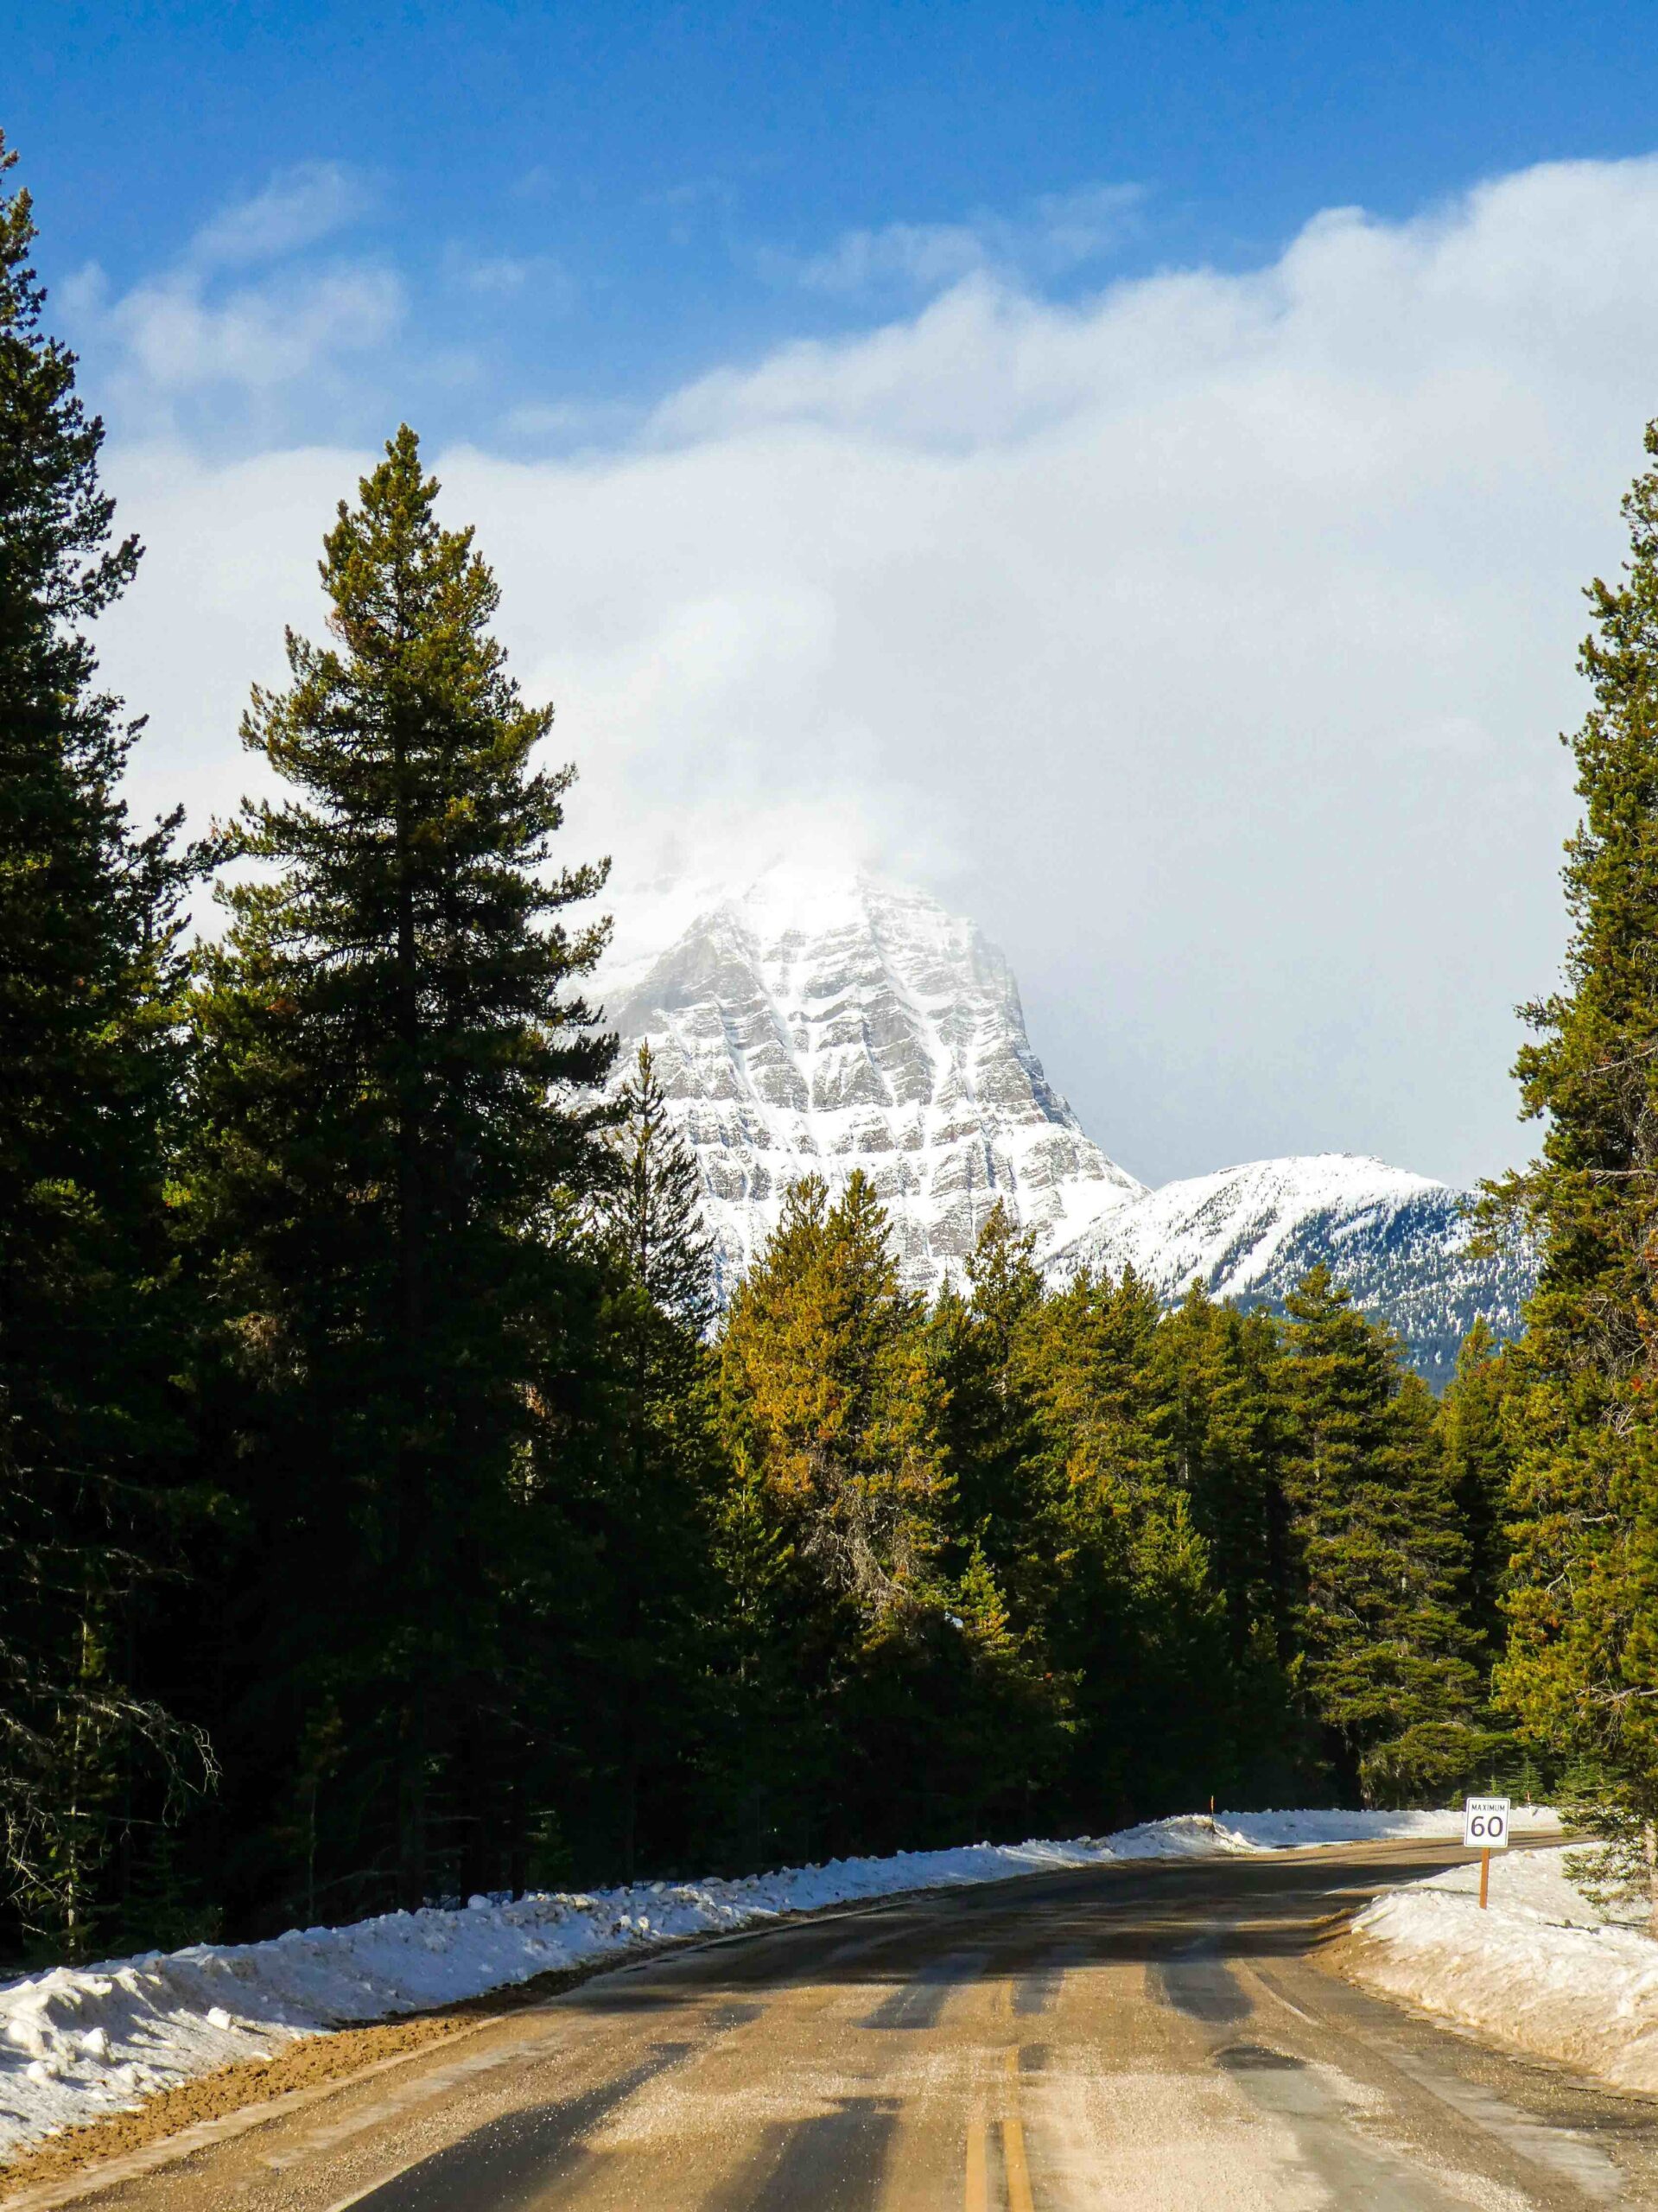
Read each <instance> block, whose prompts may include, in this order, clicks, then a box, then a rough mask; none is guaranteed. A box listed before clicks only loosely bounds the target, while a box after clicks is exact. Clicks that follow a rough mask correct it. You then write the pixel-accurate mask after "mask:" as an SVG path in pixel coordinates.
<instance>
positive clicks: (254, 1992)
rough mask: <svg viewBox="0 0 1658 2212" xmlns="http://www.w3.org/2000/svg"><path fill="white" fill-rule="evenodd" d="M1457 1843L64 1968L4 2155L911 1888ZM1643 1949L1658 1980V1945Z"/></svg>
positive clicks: (559, 1915) (1367, 1826) (632, 1900)
mask: <svg viewBox="0 0 1658 2212" xmlns="http://www.w3.org/2000/svg"><path fill="white" fill-rule="evenodd" d="M1538 1817H1540V1818H1542V1819H1545V1820H1548V1819H1552V1815H1540V1816H1538ZM1460 1834H1461V1816H1460V1815H1458V1814H1445V1813H1340V1812H1283V1813H1238V1814H1231V1813H1227V1814H1223V1815H1220V1817H1219V1818H1218V1819H1217V1820H1214V1821H1210V1820H1207V1819H1203V1818H1198V1817H1191V1816H1185V1817H1181V1818H1178V1819H1174V1820H1166V1821H1149V1822H1147V1823H1146V1824H1145V1825H1143V1826H1141V1827H1134V1828H1125V1829H1122V1830H1120V1831H1119V1832H1118V1833H1117V1834H1115V1835H1109V1836H1080V1837H1077V1838H1074V1839H1072V1840H1070V1841H1068V1842H1043V1841H1032V1842H1029V1843H1021V1844H971V1845H967V1846H963V1847H959V1848H956V1849H953V1850H949V1851H918V1852H899V1853H897V1854H896V1855H895V1856H894V1857H892V1858H889V1859H831V1860H830V1862H829V1865H828V1866H804V1867H791V1868H789V1869H786V1870H785V1871H783V1872H778V1873H771V1874H753V1875H748V1876H746V1877H744V1878H741V1879H739V1880H734V1881H721V1880H709V1881H702V1882H690V1883H664V1882H651V1883H645V1884H638V1885H634V1886H633V1887H632V1888H629V1889H621V1890H604V1891H598V1892H596V1893H594V1894H591V1895H563V1894H558V1895H552V1894H543V1893H537V1894H533V1895H530V1896H528V1897H520V1898H518V1899H517V1900H515V1901H513V1902H511V1903H509V1904H494V1903H492V1902H491V1901H490V1900H489V1899H487V1898H486V1897H473V1900H472V1902H471V1904H469V1905H468V1906H467V1907H466V1908H465V1909H464V1910H458V1911H448V1910H441V1909H439V1908H436V1907H429V1908H428V1909H427V1910H423V1911H420V1912H394V1913H385V1914H383V1915H381V1916H379V1917H378V1918H377V1919H373V1920H363V1921H358V1922H356V1923H353V1925H351V1926H349V1927H346V1928H309V1929H290V1930H289V1933H288V1934H287V1935H285V1936H276V1937H274V1938H273V1939H271V1940H270V1942H264V1943H239V1944H223V1945H221V1944H206V1943H201V1944H195V1945H193V1946H192V1947H191V1948H189V1949H187V1950H183V1951H173V1952H168V1953H162V1952H159V1951H152V1952H149V1953H148V1954H146V1955H144V1956H143V1957H139V1958H133V1959H118V1960H111V1961H107V1962H106V1963H105V1964H103V1965H100V1966H96V1967H56V1968H54V1970H53V1971H52V1972H50V1973H48V1974H35V1975H32V1976H30V1977H29V1978H28V1979H27V1980H21V1981H16V1982H14V1983H12V1984H10V1986H6V1987H3V1988H0V2154H3V2153H4V2152H6V2151H7V2150H10V2149H13V2148H15V2147H16V2146H17V2145H22V2144H23V2143H27V2142H30V2141H34V2140H35V2139H38V2138H40V2137H41V2136H42V2135H47V2134H50V2133H53V2132H54V2131H55V2130H57V2129H59V2128H62V2127H69V2126H76V2125H78V2124H79V2123H80V2122H83V2121H86V2120H96V2119H98V2118H100V2117H101V2116H102V2115H104V2114H105V2113H111V2112H115V2111H119V2110H123V2109H127V2108H130V2107H132V2106H134V2105H137V2104H138V2103H140V2102H141V2101H143V2098H144V2097H146V2096H147V2095H149V2094H153V2093H154V2092H156V2091H157V2090H160V2089H164V2088H171V2087H172V2086H173V2085H174V2084H175V2083H176V2082H181V2081H184V2080H187V2079H188V2078H190V2077H191V2076H193V2075H200V2074H206V2073H208V2072H211V2071H212V2070H213V2068H215V2067H218V2066H223V2065H226V2064H227V2063H230V2062H232V2061H233V2060H236V2059H245V2058H256V2057H267V2056H270V2053H271V2052H272V2050H274V2048H275V2047H276V2045H277V2044H281V2043H284V2042H288V2041H290V2040H292V2039H294V2038H295V2037H300V2036H306V2035H315V2034H317V2033H319V2032H321V2031H327V2030H328V2029H331V2028H336V2027H340V2026H344V2025H346V2024H349V2023H351V2022H354V2021H365V2020H377V2019H384V2018H388V2017H390V2016H393V2015H396V2014H398V2013H406V2012H419V2011H422V2010H424V2009H425V2008H427V2007H429V2006H432V2005H444V2004H448V2003H452V2002H454V2000H456V1999H460V1998H465V1997H477V1996H481V1995H482V1994H484V1993H485V1992H486V1991H488V1990H492V1989H499V1988H504V1987H506V1986H510V1985H511V1984H513V1983H515V1982H521V1981H528V1980H530V1979H531V1978H532V1977H533V1976H535V1975H537V1974H547V1973H550V1972H553V1971H556V1969H558V1968H561V1967H574V1966H580V1965H582V1964H584V1963H587V1962H590V1961H600V1960H606V1959H614V1960H617V1961H620V1960H622V1959H624V1958H626V1956H627V1955H628V1954H629V1953H630V1952H633V1951H637V1950H638V1949H639V1948H641V1947H644V1946H647V1945H653V1944H656V1943H659V1942H664V1940H666V1939H669V1938H670V1937H677V1936H679V1937H683V1936H715V1935H721V1934H725V1933H728V1932H730V1931H732V1930H734V1929H743V1928H752V1927H753V1926H755V1925H756V1924H759V1923H765V1922H766V1921H768V1920H775V1919H777V1918H778V1917H780V1916H783V1915H785V1914H790V1913H797V1912H810V1911H813V1910H820V1909H821V1908H823V1907H824V1906H828V1905H837V1904H854V1903H857V1902H858V1901H860V1900H862V1899H866V1898H873V1897H891V1896H893V1895H895V1894H896V1893H898V1892H899V1891H905V1890H924V1889H939V1888H944V1887H947V1886H949V1885H952V1884H955V1883H972V1882H1000V1881H1006V1880H1007V1879H1008V1878H1010V1877H1012V1876H1014V1875H1020V1874H1039V1873H1044V1872H1051V1871H1054V1870H1057V1869H1059V1868H1062V1867H1071V1866H1105V1865H1109V1864H1110V1863H1111V1862H1112V1861H1114V1860H1119V1859H1196V1858H1210V1857H1214V1856H1216V1855H1217V1854H1229V1853H1243V1852H1256V1851H1279V1850H1293V1849H1295V1848H1297V1847H1302V1846H1305V1845H1308V1844H1331V1843H1348V1842H1362V1841H1370V1840H1379V1839H1382V1838H1389V1837H1399V1838H1410V1837H1424V1838H1431V1837H1435V1836H1444V1837H1447V1838H1450V1837H1460ZM1457 1909H1460V1908H1459V1907H1458V1908H1457ZM1647 1948H1649V1949H1650V1950H1651V1951H1652V1954H1653V1960H1654V1974H1655V1980H1658V1945H1654V1946H1648V1947H1647Z"/></svg>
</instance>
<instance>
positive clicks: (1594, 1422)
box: [1489, 423, 1658, 1826]
mask: <svg viewBox="0 0 1658 2212" xmlns="http://www.w3.org/2000/svg"><path fill="white" fill-rule="evenodd" d="M1646 450H1647V453H1648V456H1649V457H1650V459H1651V461H1652V463H1653V466H1651V467H1648V469H1647V470H1646V471H1645V473H1644V474H1642V475H1640V476H1638V477H1637V478H1636V481H1635V483H1634V485H1633V486H1631V488H1630V490H1629V493H1628V494H1627V495H1626V497H1625V499H1624V500H1623V517H1624V520H1625V522H1626V524H1628V527H1629V561H1628V562H1627V563H1626V564H1625V567H1624V572H1623V580H1622V582H1617V583H1607V582H1604V581H1603V580H1602V579H1601V578H1599V577H1597V578H1596V579H1595V581H1594V582H1593V583H1592V584H1591V586H1590V587H1589V591H1588V594H1587V595H1588V598H1589V601H1590V605H1591V609H1592V611H1593V620H1594V626H1593V629H1592V631H1591V634H1590V635H1589V637H1588V638H1587V639H1585V642H1584V645H1583V650H1582V658H1581V660H1580V662H1579V668H1580V671H1581V672H1582V674H1583V675H1584V676H1585V677H1587V679H1588V682H1589V685H1590V689H1591V693H1592V695H1593V703H1592V704H1591V707H1590V709H1589V712H1588V714H1587V715H1585V719H1584V721H1583V725H1582V727H1581V728H1579V730H1578V732H1577V733H1576V734H1575V735H1574V736H1573V737H1572V738H1571V739H1570V740H1569V741H1568V742H1569V743H1570V744H1571V747H1572V753H1573V755H1574V758H1575V760H1576V763H1577V771H1578V777H1577V789H1578V796H1579V798H1580V799H1581V801H1582V803H1583V816H1582V819H1581V821H1580V823H1579V827H1578V829H1577V832H1576V834H1575V836H1573V837H1572V839H1571V840H1570V842H1568V844H1567V846H1566V868H1565V871H1564V880H1565V884H1566V911H1567V915H1568V918H1569V921H1570V935H1569V938H1568V942H1567V946H1566V963H1565V969H1566V976H1565V986H1564V988H1562V989H1560V990H1558V991H1555V992H1553V993H1552V994H1551V995H1549V996H1547V998H1544V999H1540V1000H1539V1001H1537V1002H1536V1003H1535V1004H1534V1005H1532V1006H1529V1007H1527V1008H1525V1010H1524V1011H1525V1014H1526V1017H1527V1020H1528V1022H1529V1023H1530V1026H1531V1027H1532V1028H1533V1029H1534V1031H1535V1033H1536V1037H1535V1040H1534V1042H1532V1043H1529V1044H1528V1045H1526V1046H1524V1047H1523V1048H1522V1049H1521V1052H1520V1055H1519V1058H1518V1059H1517V1060H1516V1062H1515V1074H1516V1076H1517V1077H1519V1080H1520V1086H1521V1101H1522V1105H1523V1109H1524V1111H1525V1113H1526V1114H1527V1115H1528V1116H1536V1117H1539V1118H1540V1119H1542V1120H1543V1121H1544V1122H1545V1128H1544V1134H1543V1141H1542V1147H1541V1152H1540V1157H1539V1158H1538V1159H1537V1160H1534V1162H1533V1164H1532V1165H1531V1166H1530V1167H1529V1168H1528V1169H1527V1170H1526V1171H1525V1173H1521V1174H1516V1175H1511V1176H1509V1178H1508V1179H1506V1180H1505V1181H1504V1182H1503V1183H1502V1184H1500V1185H1496V1186H1494V1187H1493V1188H1492V1189H1491V1190H1490V1194H1489V1195H1490V1211H1491V1212H1492V1213H1493V1214H1494V1215H1496V1216H1497V1217H1500V1218H1506V1220H1507V1221H1508V1223H1509V1224H1510V1225H1513V1224H1519V1225H1520V1226H1521V1227H1523V1228H1524V1229H1526V1230H1528V1231H1529V1232H1530V1234H1531V1236H1533V1237H1534V1240H1535V1241H1536V1243H1537V1244H1538V1246H1539V1247H1540V1259H1541V1270H1540V1278H1539V1281H1538V1286H1537V1290H1536V1293H1535V1295H1534V1297H1533V1299H1532V1300H1531V1301H1530V1303H1529V1305H1528V1307H1527V1309H1526V1316H1525V1322H1526V1325H1525V1332H1524V1335H1523V1337H1522V1338H1521V1342H1520V1344H1518V1345H1517V1346H1516V1348H1515V1351H1514V1352H1513V1353H1512V1354H1511V1355H1510V1356H1509V1357H1510V1358H1511V1359H1512V1361H1513V1363H1514V1368H1515V1374H1514V1381H1513V1389H1512V1390H1511V1392H1510V1393H1509V1398H1508V1405H1509V1419H1508V1433H1509V1443H1510V1447H1511V1449H1512V1452H1513V1454H1514V1460H1515V1465H1514V1471H1513V1475H1512V1478H1511V1490H1510V1498H1511V1503H1512V1511H1513V1522H1512V1535H1513V1560H1512V1583H1511V1587H1510V1591H1509V1598H1508V1601H1507V1603H1508V1610H1509V1622H1510V1635H1509V1650H1508V1655H1507V1657H1506V1659H1505V1661H1504V1662H1503V1663H1502V1666H1501V1667H1500V1668H1499V1669H1498V1673H1497V1684H1498V1688H1499V1692H1500V1694H1502V1695H1503V1696H1504V1697H1505V1698H1506V1699H1507V1700H1508V1701H1509V1704H1510V1705H1511V1707H1512V1708H1513V1709H1514V1710H1515V1712H1516V1713H1517V1714H1518V1715H1519V1717H1520V1719H1521V1723H1522V1725H1523V1726H1524V1728H1525V1730H1526V1731H1527V1732H1528V1734H1529V1736H1530V1737H1531V1738H1532V1739H1533V1740H1534V1742H1536V1743H1539V1744H1540V1745H1544V1746H1546V1747H1547V1749H1549V1750H1550V1751H1553V1753H1554V1754H1555V1755H1556V1756H1557V1757H1560V1756H1565V1757H1568V1758H1574V1759H1576V1760H1577V1761H1578V1762H1579V1764H1580V1765H1586V1764H1593V1765H1597V1766H1598V1768H1599V1770H1600V1771H1601V1773H1602V1774H1603V1776H1604V1780H1605V1787H1606V1789H1607V1790H1608V1791H1609V1792H1610V1796H1611V1797H1612V1798H1613V1800H1614V1801H1615V1804H1616V1805H1617V1806H1621V1808H1622V1809H1623V1814H1624V1815H1625V1816H1626V1817H1627V1818H1628V1819H1629V1820H1630V1821H1634V1822H1635V1823H1636V1825H1637V1826H1638V1825H1639V1824H1641V1823H1650V1822H1652V1821H1655V1820H1658V1420H1655V1414H1654V1401H1655V1395H1658V1325H1655V1324H1658V957H1655V947H1658V423H1652V424H1649V425H1648V429H1647V433H1646Z"/></svg>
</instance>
